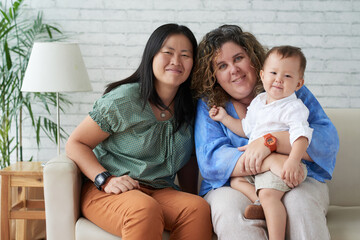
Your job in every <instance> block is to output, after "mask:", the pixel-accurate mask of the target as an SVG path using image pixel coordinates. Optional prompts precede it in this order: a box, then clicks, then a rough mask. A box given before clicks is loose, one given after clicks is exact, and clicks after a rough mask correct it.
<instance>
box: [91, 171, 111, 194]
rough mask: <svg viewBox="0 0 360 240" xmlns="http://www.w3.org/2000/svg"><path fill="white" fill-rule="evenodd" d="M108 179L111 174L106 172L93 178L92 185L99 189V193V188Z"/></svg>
mask: <svg viewBox="0 0 360 240" xmlns="http://www.w3.org/2000/svg"><path fill="white" fill-rule="evenodd" d="M108 177H111V174H110V173H109V172H108V171H105V172H102V173H99V174H98V175H97V176H96V177H95V181H94V184H95V186H96V187H97V189H99V190H100V191H102V189H101V186H102V185H104V184H105V182H106V179H108Z"/></svg>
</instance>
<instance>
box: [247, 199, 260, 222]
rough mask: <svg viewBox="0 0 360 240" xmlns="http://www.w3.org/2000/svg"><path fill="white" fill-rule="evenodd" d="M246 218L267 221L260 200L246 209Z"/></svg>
mask: <svg viewBox="0 0 360 240" xmlns="http://www.w3.org/2000/svg"><path fill="white" fill-rule="evenodd" d="M244 217H245V218H247V219H261V220H265V214H264V210H263V208H262V206H261V204H260V202H259V200H256V201H255V202H254V203H253V204H250V205H249V206H247V207H246V209H245V213H244Z"/></svg>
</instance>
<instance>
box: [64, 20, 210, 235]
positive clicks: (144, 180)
mask: <svg viewBox="0 0 360 240" xmlns="http://www.w3.org/2000/svg"><path fill="white" fill-rule="evenodd" d="M196 46H197V43H196V39H195V37H194V35H193V33H192V32H191V31H190V30H189V29H188V28H187V27H185V26H180V25H177V24H165V25H162V26H160V27H159V28H157V29H156V30H155V31H154V32H153V33H152V35H151V36H150V38H149V40H148V42H147V44H146V46H145V50H144V53H143V57H142V60H141V63H140V66H139V67H138V68H137V70H136V71H135V72H134V73H133V74H132V75H131V76H130V77H128V78H126V79H124V80H121V81H117V82H114V83H111V84H109V85H108V86H107V88H106V90H105V93H104V95H103V96H102V97H101V98H100V99H98V100H97V101H96V102H95V104H94V107H93V109H92V111H90V113H89V116H87V117H86V118H85V119H84V120H83V122H82V123H80V125H79V126H78V127H77V128H76V129H75V130H74V132H73V133H72V134H71V135H70V137H69V139H68V142H67V144H66V153H67V155H68V157H69V158H71V159H72V160H74V161H75V162H76V164H77V165H78V166H79V168H80V169H81V171H82V172H83V173H84V174H85V176H86V177H87V178H88V180H87V181H86V182H85V183H84V186H83V188H82V193H81V209H82V213H83V215H84V216H85V217H86V218H88V219H89V220H90V221H92V222H93V223H95V224H96V225H98V226H99V227H101V228H103V229H104V230H106V231H108V232H110V233H112V234H114V235H117V236H121V237H122V238H124V239H162V232H163V231H164V230H168V231H170V237H171V238H173V239H211V236H212V225H211V220H210V208H209V205H208V203H207V202H206V201H205V200H204V199H203V198H201V197H199V196H197V195H195V194H193V193H196V191H197V166H196V160H195V159H192V158H191V153H192V150H193V147H194V146H193V144H194V142H193V122H194V113H195V110H194V103H193V98H192V95H191V91H190V80H191V73H192V70H193V65H194V62H195V56H196ZM176 175H178V178H179V184H180V187H179V186H177V185H176V184H175V183H174V180H175V176H176ZM181 190H183V191H181ZM185 191H186V192H185ZM187 192H188V193H187Z"/></svg>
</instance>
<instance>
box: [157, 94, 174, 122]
mask: <svg viewBox="0 0 360 240" xmlns="http://www.w3.org/2000/svg"><path fill="white" fill-rule="evenodd" d="M174 100H175V98H173V100H172V101H171V102H170V104H169V105H167V106H166V107H165V108H164V109H160V111H161V112H160V117H161V118H165V117H166V111H168V112H170V113H171V111H170V109H169V108H170V105H171V104H172V103H173V102H174Z"/></svg>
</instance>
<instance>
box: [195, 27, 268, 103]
mask: <svg viewBox="0 0 360 240" xmlns="http://www.w3.org/2000/svg"><path fill="white" fill-rule="evenodd" d="M227 42H233V43H235V44H237V45H239V46H240V47H242V48H243V49H244V50H245V51H246V53H247V55H248V56H249V58H250V61H251V65H252V67H253V68H254V69H255V73H256V75H257V82H256V85H255V88H254V90H253V91H254V94H255V95H256V94H258V93H260V92H262V91H264V88H263V85H262V82H261V79H260V74H259V73H260V70H261V68H262V65H263V63H264V59H265V53H266V51H265V49H264V47H263V46H262V45H261V44H260V43H259V41H258V40H257V39H256V38H255V36H254V35H252V34H251V33H249V32H243V30H242V29H241V28H240V27H239V26H237V25H222V26H220V27H218V28H216V29H214V30H212V31H210V32H209V33H207V34H206V35H205V36H204V38H203V39H202V40H201V42H200V43H199V47H198V55H197V63H196V65H195V70H194V75H193V79H192V89H194V90H195V92H196V97H198V98H199V97H201V98H203V99H206V101H207V103H208V105H209V106H213V105H216V106H224V104H225V102H227V101H228V100H229V99H230V96H229V94H228V93H227V92H226V91H225V90H224V89H222V88H221V87H220V85H219V84H218V83H217V80H216V77H215V71H216V69H213V62H214V60H215V59H216V57H217V56H218V53H219V50H220V49H221V47H222V46H223V45H224V44H225V43H227Z"/></svg>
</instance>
